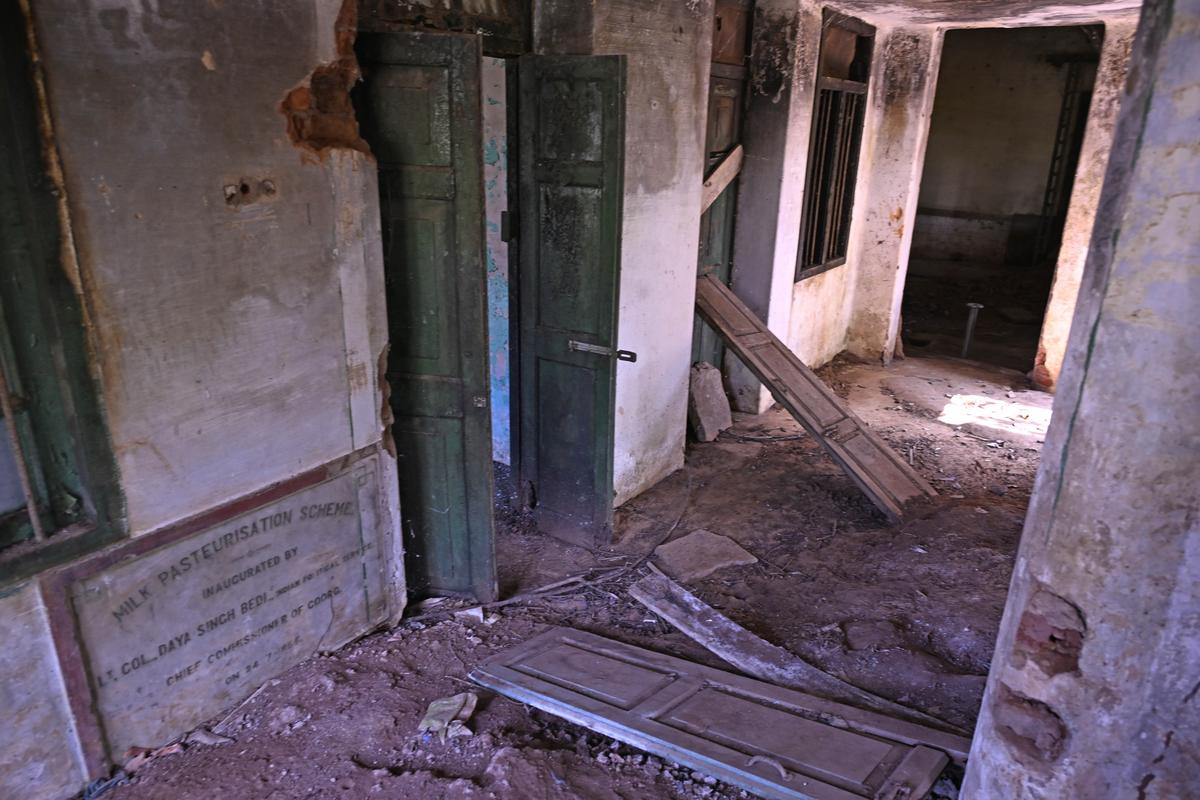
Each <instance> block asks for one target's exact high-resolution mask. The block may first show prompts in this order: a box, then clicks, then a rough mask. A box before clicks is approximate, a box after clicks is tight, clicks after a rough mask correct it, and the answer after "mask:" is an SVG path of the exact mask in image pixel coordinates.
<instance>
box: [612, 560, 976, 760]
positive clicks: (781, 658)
mask: <svg viewBox="0 0 1200 800" xmlns="http://www.w3.org/2000/svg"><path fill="white" fill-rule="evenodd" d="M650 570H651V572H650V574H649V575H647V576H646V577H644V578H642V579H641V580H639V581H638V582H637V583H635V584H633V585H632V586H630V587H629V594H630V595H631V596H632V597H633V598H634V599H635V600H637V601H638V602H639V603H641V604H642V605H644V606H646V608H648V609H650V610H651V611H653V612H654V613H655V614H658V616H660V617H662V618H663V619H664V620H666V621H667V622H669V623H671V625H673V626H675V627H676V628H677V629H679V630H680V631H681V632H682V633H684V634H686V635H687V636H688V638H690V639H692V640H693V641H695V642H696V643H697V644H700V645H702V646H703V647H704V648H705V649H707V650H708V651H709V652H711V653H713V654H714V655H716V656H718V657H720V658H721V660H723V661H725V662H727V663H729V664H730V665H731V666H733V667H736V668H737V669H739V670H741V671H742V672H744V673H746V674H747V675H752V676H754V677H755V678H761V679H762V680H764V681H769V682H771V683H773V684H776V685H778V686H786V687H788V688H790V689H796V690H799V691H802V692H809V693H811V694H815V695H818V696H820V697H824V698H827V699H829V700H836V701H838V702H840V703H847V704H850V705H854V706H858V707H859V708H864V709H868V710H870V711H875V712H878V713H880V714H888V715H892V716H896V717H900V718H902V719H906V720H909V721H911V722H915V723H917V724H919V725H928V726H932V727H937V728H942V729H946V730H952V731H954V732H955V733H958V732H960V731H957V729H955V728H954V727H953V726H951V725H950V724H948V723H947V722H945V721H943V720H940V719H938V718H936V717H932V716H929V715H928V714H924V713H922V712H920V711H917V710H915V709H912V708H908V707H907V706H903V705H900V704H899V703H895V702H892V701H891V700H887V699H885V698H882V697H879V696H878V695H875V694H871V693H870V692H867V691H865V690H863V689H860V688H858V687H857V686H854V685H853V684H849V683H846V682H845V681H843V680H841V679H840V678H835V677H834V676H832V675H830V674H829V673H828V672H825V671H824V670H821V669H818V668H817V667H814V666H813V665H812V664H809V663H808V662H807V661H805V660H804V659H802V658H800V657H799V656H797V655H796V654H794V653H790V652H788V651H787V650H784V649H783V648H782V647H777V646H776V645H773V644H771V643H770V642H766V641H763V640H762V639H760V638H759V637H757V636H755V635H754V634H753V633H751V632H750V631H748V630H746V629H745V628H743V627H742V626H741V625H738V624H737V623H736V622H734V621H733V620H731V619H729V618H728V617H726V616H725V615H724V614H722V613H721V612H720V611H717V610H716V609H715V608H713V607H712V606H710V605H708V604H706V603H705V602H704V601H703V600H701V599H700V598H698V597H696V596H695V595H694V594H692V593H691V592H689V591H688V590H687V589H684V588H683V587H682V586H680V585H679V584H677V583H675V582H674V581H673V580H671V579H670V578H668V577H667V576H666V575H663V574H662V573H661V572H659V571H658V570H656V569H655V568H654V567H653V566H651V567H650ZM943 745H944V742H943ZM969 747H970V742H968V741H967V740H965V739H964V740H962V749H961V751H958V752H952V753H951V754H950V755H951V756H952V757H953V758H954V759H955V760H956V761H963V760H965V759H966V757H967V750H968V749H969ZM942 749H945V748H944V746H943V747H942Z"/></svg>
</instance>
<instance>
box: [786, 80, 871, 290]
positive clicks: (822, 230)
mask: <svg viewBox="0 0 1200 800" xmlns="http://www.w3.org/2000/svg"><path fill="white" fill-rule="evenodd" d="M819 86H820V88H819V93H818V97H817V103H816V114H815V118H814V121H813V122H814V125H813V134H812V135H813V145H812V150H811V153H812V157H811V159H810V161H809V170H810V172H809V175H808V178H807V180H806V184H807V189H806V196H805V203H804V215H803V225H804V237H803V239H802V241H801V247H800V257H801V263H800V267H801V269H806V268H810V267H818V266H822V265H826V264H830V263H831V262H834V261H836V260H838V259H843V258H845V256H846V247H847V244H848V242H849V226H850V216H851V210H852V203H853V196H854V180H855V178H856V174H857V166H858V147H859V143H860V140H861V131H862V124H863V114H864V99H865V93H866V86H865V85H864V84H859V83H855V82H853V81H844V80H835V79H825V78H823V79H821V82H820V84H819Z"/></svg>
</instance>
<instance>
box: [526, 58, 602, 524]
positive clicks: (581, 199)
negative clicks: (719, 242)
mask: <svg viewBox="0 0 1200 800" xmlns="http://www.w3.org/2000/svg"><path fill="white" fill-rule="evenodd" d="M624 75H625V61H624V58H623V57H621V56H525V57H523V58H522V59H521V65H520V82H521V92H520V109H519V112H518V113H519V116H520V126H521V149H520V154H521V156H520V160H521V164H520V173H521V174H520V231H521V233H520V248H519V252H520V270H521V275H520V300H519V303H520V306H519V307H520V317H521V321H520V331H521V342H520V351H521V364H520V374H521V476H522V479H523V480H524V481H526V482H527V485H528V486H529V487H530V488H531V490H532V491H531V494H532V499H533V502H534V515H535V518H536V520H537V525H538V528H539V530H542V531H544V532H546V533H549V534H551V535H554V536H557V537H559V538H563V539H566V540H568V541H573V542H577V543H580V544H584V545H587V546H594V545H595V544H598V543H603V542H606V541H608V540H609V539H610V538H611V535H612V519H613V418H614V408H615V389H616V369H617V360H616V347H617V343H616V334H617V291H618V287H619V284H620V281H619V272H620V259H621V247H620V236H621V200H622V197H621V196H622V187H623V175H624V149H625V90H624Z"/></svg>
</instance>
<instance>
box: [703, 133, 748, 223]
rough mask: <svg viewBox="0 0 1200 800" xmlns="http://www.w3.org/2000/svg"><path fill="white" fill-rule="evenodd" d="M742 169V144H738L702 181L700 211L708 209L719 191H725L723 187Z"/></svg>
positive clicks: (718, 194) (719, 193)
mask: <svg viewBox="0 0 1200 800" xmlns="http://www.w3.org/2000/svg"><path fill="white" fill-rule="evenodd" d="M741 170H742V146H741V145H740V144H739V145H738V146H736V147H734V148H733V149H732V150H730V151H729V155H727V156H725V160H724V161H722V162H721V163H720V164H718V165H717V168H716V169H714V170H713V173H712V175H709V176H708V179H707V180H706V181H704V186H703V189H702V190H701V194H700V213H701V214H703V213H704V212H705V211H708V208H709V206H711V205H712V204H713V203H715V202H717V198H718V197H720V196H721V192H723V191H725V187H726V186H728V185H729V184H730V183H732V182H733V179H734V178H736V177H737V176H738V173H739V172H741Z"/></svg>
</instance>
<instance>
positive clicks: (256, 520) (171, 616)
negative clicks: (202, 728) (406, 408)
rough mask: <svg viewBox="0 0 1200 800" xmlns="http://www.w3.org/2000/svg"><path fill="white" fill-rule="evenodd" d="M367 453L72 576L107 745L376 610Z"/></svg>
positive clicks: (215, 698) (196, 706)
mask: <svg viewBox="0 0 1200 800" xmlns="http://www.w3.org/2000/svg"><path fill="white" fill-rule="evenodd" d="M379 503H380V497H379V472H378V466H377V459H375V458H369V459H365V460H363V461H360V462H359V463H358V464H356V465H355V466H354V467H353V468H352V470H351V471H350V472H346V473H344V474H342V475H339V476H337V477H335V478H332V479H330V480H327V481H325V482H324V483H321V484H318V485H316V486H312V487H309V488H307V489H303V490H301V491H298V492H296V493H295V494H293V495H290V496H288V497H285V498H283V499H281V500H277V501H274V502H272V503H270V504H269V505H264V506H261V507H259V508H257V509H256V510H254V511H250V512H248V513H246V514H243V515H242V516H239V517H236V518H234V519H231V520H229V521H228V522H226V523H224V524H222V525H219V526H217V527H215V528H212V529H209V530H206V531H202V532H200V533H196V534H193V535H190V536H187V537H186V538H183V539H180V540H178V541H175V542H172V543H171V544H168V545H165V546H163V547H160V548H158V549H157V550H154V551H152V552H149V553H147V554H145V555H142V556H140V557H138V558H135V559H131V560H129V561H125V562H121V563H118V564H115V565H113V566H111V567H109V568H107V569H105V570H103V571H101V572H99V573H98V574H96V575H93V576H91V577H89V578H85V579H83V580H80V581H78V582H76V583H75V584H74V585H73V586H72V598H73V600H74V604H75V609H76V613H77V614H78V617H79V630H80V635H81V636H82V638H83V643H84V651H85V658H86V660H87V662H88V667H89V671H90V673H91V681H92V688H93V691H94V692H95V698H96V707H97V711H98V712H99V716H100V720H101V723H102V724H103V726H104V731H105V734H106V738H107V740H108V745H109V751H110V753H112V754H113V755H114V757H119V756H120V755H121V754H122V753H123V752H124V751H125V750H126V748H128V747H130V746H131V745H137V746H143V747H146V746H154V745H157V744H161V743H163V742H165V741H167V740H169V739H171V738H173V737H174V736H177V735H178V734H180V733H182V732H184V731H187V730H190V729H191V728H192V727H194V726H195V725H197V724H198V723H200V722H202V721H203V720H205V719H207V718H208V717H210V716H212V715H214V714H216V713H218V712H220V711H221V710H222V709H224V708H226V707H228V706H231V705H233V704H234V703H236V702H238V701H240V700H241V699H242V698H243V697H245V696H247V695H248V694H249V693H250V692H252V691H253V690H254V689H255V688H257V687H258V686H259V685H260V684H262V683H263V682H264V681H266V680H267V679H268V678H270V677H272V676H273V675H276V674H278V673H279V672H280V671H282V670H283V669H286V668H287V667H289V666H291V665H293V664H295V663H297V662H299V661H301V660H303V659H305V658H307V657H308V656H311V655H313V654H314V653H316V652H319V651H322V650H331V649H334V648H337V647H339V646H341V645H342V644H344V643H346V642H347V641H349V640H351V639H353V638H354V637H355V636H358V635H359V634H362V633H363V632H365V631H367V630H369V629H370V628H372V627H374V626H375V625H377V624H379V623H380V622H382V621H384V620H385V619H386V617H387V613H388V602H387V596H386V592H387V580H386V572H387V569H386V564H387V559H386V557H385V555H384V550H385V547H386V544H385V543H386V541H387V533H386V531H384V530H383V528H384V527H385V526H384V525H383V524H382V515H381V512H380V510H379Z"/></svg>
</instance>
